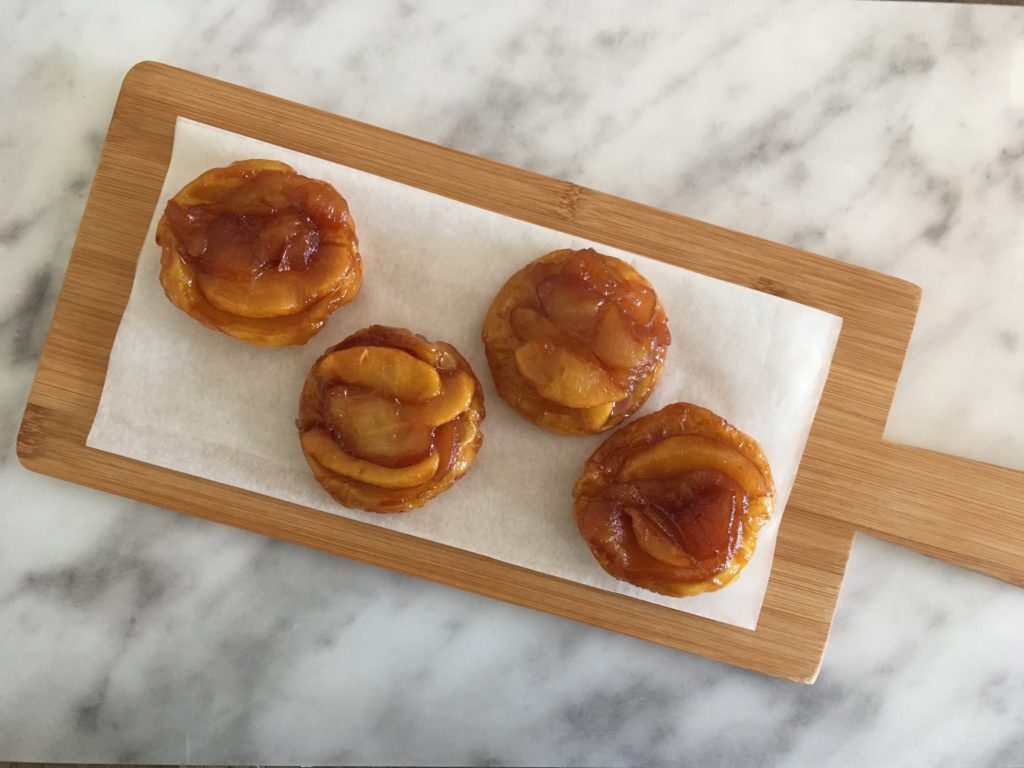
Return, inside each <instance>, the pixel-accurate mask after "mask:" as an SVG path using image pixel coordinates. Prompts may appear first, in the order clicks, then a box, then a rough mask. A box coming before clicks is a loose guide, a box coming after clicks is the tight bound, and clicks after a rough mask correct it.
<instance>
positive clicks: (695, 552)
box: [573, 403, 775, 596]
mask: <svg viewBox="0 0 1024 768" xmlns="http://www.w3.org/2000/svg"><path fill="white" fill-rule="evenodd" d="M573 497H574V499H575V501H574V503H573V513H574V515H575V517H576V523H577V525H578V526H579V529H580V533H581V534H583V538H584V539H585V540H586V542H587V544H588V545H589V547H590V550H591V552H593V554H594V557H595V558H596V559H597V561H598V562H599V563H600V564H601V566H602V567H603V568H604V569H605V570H606V571H607V572H608V573H610V574H611V575H612V576H614V577H615V578H617V579H621V580H623V581H628V582H630V583H631V584H635V585H637V586H639V587H643V588H645V589H649V590H652V591H654V592H660V593H661V594H664V595H675V596H685V595H695V594H699V593H701V592H708V591H713V590H716V589H721V588H722V587H724V586H725V585H726V584H728V583H729V582H730V581H732V580H733V579H735V578H736V576H737V575H738V574H739V573H740V571H741V570H742V569H743V567H744V566H745V565H746V564H747V562H748V561H749V560H750V558H751V556H752V555H753V553H754V549H755V546H756V544H757V536H758V532H759V531H760V529H761V527H762V526H763V525H764V523H765V522H767V520H768V519H769V518H770V517H771V514H772V511H773V509H774V505H775V486H774V484H773V483H772V475H771V470H770V468H769V466H768V460H767V459H766V458H765V455H764V451H762V450H761V447H760V446H759V445H758V444H757V442H756V441H755V440H754V439H753V438H751V437H749V436H747V435H745V434H743V433H742V432H740V431H739V430H738V429H736V428H735V427H733V426H732V425H730V424H729V423H728V422H726V421H725V420H724V419H722V418H721V417H719V416H717V415H715V414H714V413H712V412H711V411H709V410H707V409H705V408H700V407H698V406H696V405H690V404H687V403H675V404H673V405H669V406H667V407H666V408H663V409H662V410H660V411H658V412H657V413H653V414H651V415H649V416H645V417H643V418H641V419H637V420H636V421H635V422H633V423H632V424H629V425H627V426H625V427H623V428H622V429H620V430H619V431H618V432H616V433H615V434H614V435H612V436H611V437H609V438H608V439H607V440H605V442H604V443H603V444H602V445H601V447H600V448H598V449H597V451H595V452H594V454H593V455H592V456H591V457H590V458H589V459H588V460H587V464H586V467H585V468H584V470H583V474H582V476H581V477H580V479H579V480H578V481H577V483H576V487H575V488H574V489H573Z"/></svg>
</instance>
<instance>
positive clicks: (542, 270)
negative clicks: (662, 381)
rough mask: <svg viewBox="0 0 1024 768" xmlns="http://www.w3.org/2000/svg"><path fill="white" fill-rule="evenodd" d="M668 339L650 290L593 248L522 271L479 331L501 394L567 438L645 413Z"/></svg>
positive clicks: (665, 324) (662, 313)
mask: <svg viewBox="0 0 1024 768" xmlns="http://www.w3.org/2000/svg"><path fill="white" fill-rule="evenodd" d="M670 340H671V336H670V334H669V330H668V321H667V320H666V319H665V310H664V309H663V308H662V306H661V302H659V301H658V297H657V295H656V294H655V293H654V289H653V288H651V285H650V283H648V282H647V281H646V280H645V279H644V278H643V277H642V276H641V275H640V274H639V273H638V272H637V271H636V270H635V269H633V267H631V266H630V265H629V264H627V263H626V262H624V261H622V260H620V259H616V258H612V257H611V256H604V255H602V254H600V253H598V252H597V251H595V250H593V249H592V248H588V249H586V250H581V251H572V250H562V251H554V252H552V253H549V254H547V255H546V256H542V257H541V258H539V259H537V260H536V261H533V262H531V263H530V264H528V265H527V266H526V267H524V268H523V269H521V270H520V271H518V272H516V273H515V274H514V275H512V277H510V278H509V280H508V282H506V283H505V285H504V286H502V288H501V290H500V291H498V295H497V296H496V297H495V298H494V302H493V303H492V304H491V307H490V309H489V310H488V312H487V316H486V318H485V319H484V327H483V341H484V346H485V348H486V352H487V362H488V364H489V365H490V368H491V374H492V375H493V376H494V383H495V386H496V387H497V390H498V394H499V395H501V397H502V398H504V399H505V400H506V401H507V402H508V404H509V405H511V406H512V407H513V408H515V409H516V410H517V411H519V413H520V414H521V415H522V416H524V417H525V418H526V419H528V420H529V421H532V422H533V423H534V424H537V425H538V426H540V427H543V428H545V429H548V430H550V431H552V432H558V433H562V434H569V435H585V434H591V433H594V432H600V431H602V430H605V429H609V428H611V427H613V426H615V425H616V424H618V423H619V422H621V421H622V420H623V419H625V418H627V417H628V416H630V415H631V414H632V413H634V412H635V411H636V410H637V409H638V408H639V407H640V406H641V405H643V403H644V401H645V400H647V398H648V397H649V396H650V394H651V392H652V391H653V389H654V386H655V384H657V382H658V379H659V378H660V377H661V372H662V368H663V367H664V362H665V351H666V349H667V348H668V345H669V342H670Z"/></svg>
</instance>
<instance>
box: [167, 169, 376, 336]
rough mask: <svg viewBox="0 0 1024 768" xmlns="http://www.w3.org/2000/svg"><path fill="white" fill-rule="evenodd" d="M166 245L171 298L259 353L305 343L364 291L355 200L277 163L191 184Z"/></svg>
mask: <svg viewBox="0 0 1024 768" xmlns="http://www.w3.org/2000/svg"><path fill="white" fill-rule="evenodd" d="M156 241H157V244H158V245H159V246H160V247H161V249H162V254H161V259H160V284H161V285H162V286H163V289H164V293H166V294H167V297H168V298H169V299H170V300H171V301H172V302H173V303H174V304H175V305H176V306H177V307H178V308H180V309H181V310H182V311H184V312H186V313H188V314H189V315H191V316H192V317H194V318H195V319H196V320H198V321H199V322H200V323H202V324H203V325H206V326H209V327H210V328H214V329H216V330H218V331H222V332H224V333H226V334H228V335H229V336H234V337H235V338H237V339H241V340H242V341H247V342H249V343H251V344H258V345H261V346H268V347H275V346H282V345H285V344H302V343H305V342H306V341H307V340H309V338H310V337H312V336H313V335H314V334H315V333H316V332H317V331H319V330H320V328H321V327H322V326H323V324H324V322H325V321H326V319H327V316H328V315H330V314H331V312H333V311H334V310H335V309H337V308H338V307H340V306H341V305H342V304H345V303H346V302H349V301H351V300H352V298H353V297H354V296H355V295H356V294H357V293H358V292H359V288H360V286H361V285H362V267H361V264H360V259H359V247H358V241H357V240H356V232H355V225H354V223H353V221H352V217H351V215H350V214H349V210H348V204H347V203H346V202H345V198H343V197H342V196H341V195H340V194H339V193H338V191H337V190H336V189H335V188H334V187H332V186H331V185H330V184H328V183H327V182H324V181H318V180H316V179H310V178H307V177H306V176H300V175H299V174H298V173H296V172H295V171H294V170H293V169H292V168H291V167H290V166H288V165H285V164H284V163H279V162H275V161H272V160H243V161H240V162H237V163H232V164H231V165H229V166H227V167H225V168H213V169H211V170H208V171H206V172H205V173H203V174H202V175H201V176H199V177H198V178H196V179H195V180H193V181H191V182H190V183H188V184H187V185H185V187H183V188H182V189H181V191H180V192H178V193H177V194H176V195H174V197H172V198H171V199H170V200H168V202H167V208H166V209H165V211H164V215H163V216H162V217H161V219H160V222H159V224H158V226H157V232H156Z"/></svg>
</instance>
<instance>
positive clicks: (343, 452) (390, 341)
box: [298, 325, 484, 512]
mask: <svg viewBox="0 0 1024 768" xmlns="http://www.w3.org/2000/svg"><path fill="white" fill-rule="evenodd" d="M483 418H484V404H483V392H482V391H481V389H480V384H479V382H478V381H477V379H476V376H474V375H473V371H472V369H471V368H470V367H469V363H467V362H466V360H465V359H464V358H463V357H462V355H460V354H459V353H458V352H457V351H456V350H455V348H454V347H452V346H451V345H449V344H445V343H444V342H430V341H427V340H426V339H424V338H423V337H422V336H418V335H415V334H413V333H411V332H410V331H407V330H404V329H400V328H388V327H385V326H380V325H374V326H371V327H369V328H366V329H364V330H362V331H359V332H358V333H355V334H353V335H352V336H349V337H348V338H347V339H345V340H344V341H343V342H341V343H340V344H337V345H336V346H334V347H331V348H330V349H328V350H327V351H326V352H325V353H324V354H323V355H321V356H320V359H318V360H317V361H316V363H315V364H314V365H313V367H312V370H311V371H310V373H309V376H308V377H307V378H306V383H305V386H304V387H303V389H302V397H301V400H300V403H299V421H298V427H299V440H300V442H301V445H302V451H303V453H304V454H305V456H306V461H307V462H308V463H309V466H310V468H311V469H312V470H313V475H314V476H315V477H316V479H317V480H318V481H319V482H320V484H321V485H322V486H323V487H324V488H325V489H326V490H327V491H328V493H330V494H331V495H332V496H333V497H334V498H335V499H336V500H337V501H338V502H340V503H341V504H343V505H345V506H347V507H358V508H361V509H366V510H369V511H371V512H404V511H407V510H410V509H413V508H415V507H418V506H421V505H422V504H424V503H425V502H427V501H428V500H430V499H431V498H433V497H434V496H436V495H437V494H439V493H441V492H442V491H444V490H445V489H447V488H448V487H450V486H451V485H452V483H454V482H455V481H456V480H458V479H459V478H460V477H462V476H463V475H464V474H465V473H466V472H467V471H468V470H469V467H470V465H471V464H472V463H473V459H474V458H475V457H476V453H477V451H478V450H479V449H480V444H481V442H482V441H483V436H482V434H481V432H480V422H481V421H482V420H483Z"/></svg>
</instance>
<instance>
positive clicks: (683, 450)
mask: <svg viewBox="0 0 1024 768" xmlns="http://www.w3.org/2000/svg"><path fill="white" fill-rule="evenodd" d="M697 469H717V470H720V471H721V472H722V473H724V474H725V475H727V476H728V477H730V478H732V480H733V481H735V482H736V483H737V484H738V485H739V486H740V487H741V488H743V490H744V491H746V492H747V493H748V494H749V495H751V496H763V495H764V494H765V493H767V491H768V488H767V486H766V484H765V479H764V476H763V475H762V474H761V472H760V471H759V470H758V469H757V467H756V466H755V465H754V463H753V462H752V461H750V459H748V458H746V457H745V456H743V455H742V454H740V453H739V452H738V451H737V450H736V449H735V448H733V447H732V446H729V445H726V444H725V443H720V442H718V441H717V440H712V439H711V438H708V437H703V436H701V435H676V436H674V437H666V438H665V439H664V440H662V441H660V442H658V443H655V444H654V445H652V446H651V447H650V448H648V449H646V450H644V451H641V452H640V453H636V454H633V455H632V456H630V457H629V458H628V459H626V460H625V462H623V464H622V469H621V470H620V471H619V476H618V479H619V481H620V482H628V481H630V480H635V479H637V478H641V477H643V478H659V477H676V476H678V475H681V474H682V473H684V472H691V471H693V470H697Z"/></svg>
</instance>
